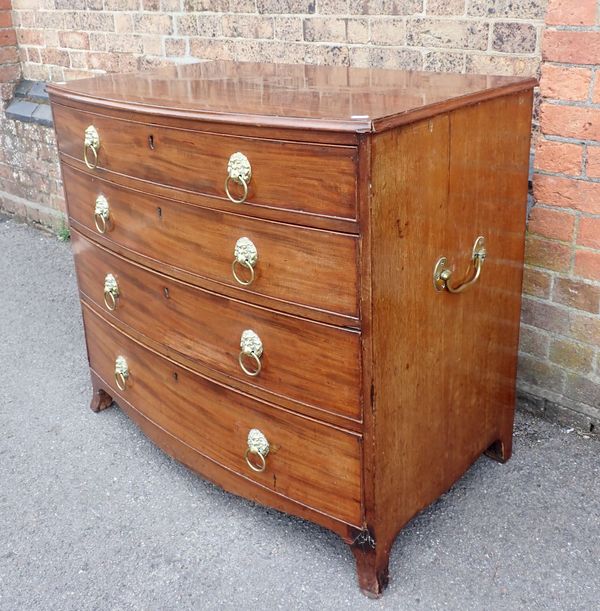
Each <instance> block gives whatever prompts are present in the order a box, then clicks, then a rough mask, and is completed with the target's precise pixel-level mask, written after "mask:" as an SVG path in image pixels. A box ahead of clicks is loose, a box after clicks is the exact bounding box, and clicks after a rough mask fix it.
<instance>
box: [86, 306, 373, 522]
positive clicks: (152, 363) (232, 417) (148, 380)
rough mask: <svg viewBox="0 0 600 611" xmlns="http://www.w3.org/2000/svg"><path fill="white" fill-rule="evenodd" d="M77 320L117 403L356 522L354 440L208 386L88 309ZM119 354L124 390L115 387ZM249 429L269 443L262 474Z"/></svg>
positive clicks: (357, 449) (233, 466)
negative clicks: (122, 402) (250, 445)
mask: <svg viewBox="0 0 600 611" xmlns="http://www.w3.org/2000/svg"><path fill="white" fill-rule="evenodd" d="M83 317H84V323H85V329H86V338H87V344H88V353H89V359H90V366H91V368H92V370H93V371H94V372H95V373H96V374H97V375H98V376H99V377H100V378H102V379H103V380H104V382H105V383H106V385H107V387H108V388H109V393H111V394H113V396H114V397H115V398H117V397H121V398H122V399H124V400H125V401H127V403H128V404H130V405H131V406H132V407H133V408H134V409H135V410H137V411H139V412H140V413H142V414H143V415H144V416H145V417H146V418H148V419H149V420H151V421H152V422H153V423H155V424H156V425H157V426H159V427H161V428H162V429H164V430H165V431H167V432H168V433H170V434H171V435H172V436H174V437H176V438H177V439H179V440H181V441H182V442H183V443H185V444H187V445H189V446H190V447H192V448H194V449H196V450H197V451H198V452H200V453H201V454H203V455H204V456H206V457H208V458H209V459H210V460H212V461H214V462H216V463H218V464H220V465H222V466H224V467H225V468H227V469H229V470H232V471H234V472H236V473H238V474H240V475H241V476H243V477H245V478H247V479H250V480H252V481H255V482H257V483H259V484H260V485H262V486H264V487H267V488H269V489H270V490H273V491H275V492H276V493H278V494H280V495H282V496H284V497H287V498H290V499H293V500H296V501H299V502H301V503H303V504H305V505H307V506H309V507H312V508H314V509H317V510H319V511H322V512H324V513H327V514H329V515H331V516H334V517H336V518H338V519H340V520H344V521H346V522H348V523H351V524H356V525H358V524H360V523H361V483H360V482H361V477H360V473H361V471H360V467H361V464H360V463H361V459H360V456H361V441H360V440H361V437H360V435H357V434H352V433H348V432H346V431H343V430H341V429H337V428H335V427H331V426H328V425H325V424H321V423H319V422H316V421H315V420H311V419H309V418H304V417H301V416H296V415H294V414H291V413H289V412H286V411H284V410H280V409H278V408H276V407H274V406H271V405H269V404H267V403H263V402H259V401H256V400H254V399H251V398H250V397H248V396H247V395H245V394H243V393H239V392H236V391H234V390H232V389H230V388H228V387H226V386H222V385H218V384H216V383H214V382H211V381H209V380H207V379H205V378H203V377H201V376H199V375H197V374H195V373H192V372H191V371H189V370H187V369H184V368H182V367H180V366H178V365H176V364H175V363H173V362H172V361H170V360H167V359H165V358H163V357H161V356H159V355H157V354H156V353H154V352H152V351H150V350H148V349H147V348H145V347H143V346H142V345H141V344H138V343H137V342H134V341H133V340H131V339H130V338H129V337H127V336H126V335H124V334H122V333H120V332H119V331H117V330H116V329H115V328H114V327H113V326H112V325H109V324H108V323H106V322H105V321H103V319H102V318H100V317H99V316H97V315H96V314H93V313H92V312H91V310H89V308H88V307H86V306H84V307H83ZM117 357H122V359H121V360H120V361H119V362H120V371H121V372H122V374H123V377H121V378H120V379H119V384H121V385H123V383H124V387H125V390H119V388H118V387H117V382H116V376H115V361H116V359H117ZM125 376H126V377H125ZM253 429H256V430H258V431H260V432H261V433H262V434H263V435H264V437H265V438H266V440H267V442H268V444H269V452H268V454H266V456H264V467H265V469H264V471H263V472H255V471H254V470H252V469H251V468H250V466H249V465H248V464H247V462H246V458H245V456H246V452H247V450H248V434H249V432H250V431H251V430H253ZM258 454H259V452H258V450H256V449H255V446H253V451H252V452H251V453H250V454H249V456H248V460H251V461H252V462H253V465H254V466H255V467H257V468H260V467H262V466H263V460H262V458H261V456H262V455H261V456H259V455H258Z"/></svg>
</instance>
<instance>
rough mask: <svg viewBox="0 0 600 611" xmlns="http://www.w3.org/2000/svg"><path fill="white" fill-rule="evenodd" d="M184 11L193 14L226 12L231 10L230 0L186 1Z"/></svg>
mask: <svg viewBox="0 0 600 611" xmlns="http://www.w3.org/2000/svg"><path fill="white" fill-rule="evenodd" d="M183 10H184V11H185V12H188V13H193V12H204V11H213V12H215V13H216V12H221V13H222V12H226V11H228V10H229V0H185V1H184V3H183Z"/></svg>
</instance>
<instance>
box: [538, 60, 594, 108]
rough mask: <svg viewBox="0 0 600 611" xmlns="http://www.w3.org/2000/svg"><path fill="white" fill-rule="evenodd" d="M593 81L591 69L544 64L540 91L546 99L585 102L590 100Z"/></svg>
mask: <svg viewBox="0 0 600 611" xmlns="http://www.w3.org/2000/svg"><path fill="white" fill-rule="evenodd" d="M591 80H592V71H591V70H590V69H589V68H572V67H562V66H553V65H551V64H542V78H541V80H540V91H541V94H542V96H544V97H545V98H554V99H557V100H577V101H584V100H587V99H588V95H589V89H590V82H591Z"/></svg>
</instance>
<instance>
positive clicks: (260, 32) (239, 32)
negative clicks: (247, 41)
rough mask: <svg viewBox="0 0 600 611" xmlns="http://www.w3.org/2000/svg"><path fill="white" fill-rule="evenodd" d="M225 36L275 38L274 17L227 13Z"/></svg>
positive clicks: (224, 25) (225, 17) (223, 26)
mask: <svg viewBox="0 0 600 611" xmlns="http://www.w3.org/2000/svg"><path fill="white" fill-rule="evenodd" d="M222 28H223V36H228V37H230V38H273V34H274V30H273V19H272V18H271V17H264V16H262V15H225V16H224V17H223V24H222Z"/></svg>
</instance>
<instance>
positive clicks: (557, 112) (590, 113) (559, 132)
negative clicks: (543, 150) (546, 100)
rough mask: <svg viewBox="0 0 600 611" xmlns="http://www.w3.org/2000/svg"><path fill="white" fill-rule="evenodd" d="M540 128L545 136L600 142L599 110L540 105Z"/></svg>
mask: <svg viewBox="0 0 600 611" xmlns="http://www.w3.org/2000/svg"><path fill="white" fill-rule="evenodd" d="M540 120H541V128H542V132H544V133H545V134H552V135H556V136H563V137H565V138H578V139H581V140H600V109H598V108H585V107H581V106H559V105H556V104H542V107H541V115H540Z"/></svg>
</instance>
